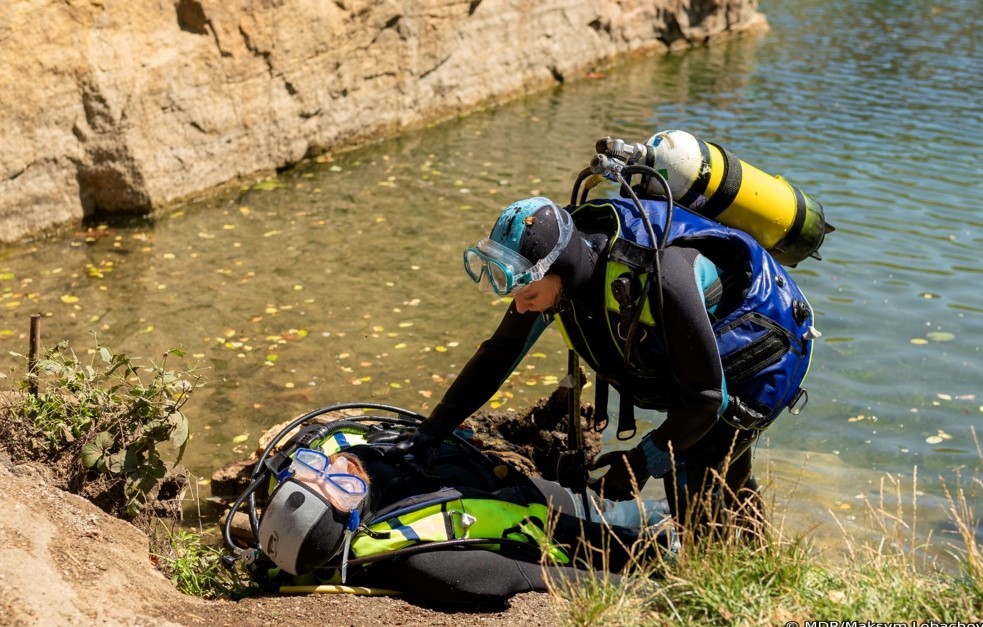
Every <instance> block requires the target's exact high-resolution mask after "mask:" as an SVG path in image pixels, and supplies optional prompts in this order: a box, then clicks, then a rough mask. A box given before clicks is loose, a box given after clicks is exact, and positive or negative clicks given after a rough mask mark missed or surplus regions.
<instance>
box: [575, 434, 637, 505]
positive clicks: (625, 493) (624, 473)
mask: <svg viewBox="0 0 983 627" xmlns="http://www.w3.org/2000/svg"><path fill="white" fill-rule="evenodd" d="M646 461H647V460H646V459H645V453H643V452H642V450H641V449H640V448H639V447H635V448H632V449H628V450H627V451H608V452H607V453H604V454H603V455H601V456H599V457H598V458H597V459H596V460H595V461H594V463H593V464H592V465H591V470H596V469H598V468H603V467H605V466H610V468H609V469H608V471H607V472H605V473H604V475H603V476H601V477H598V478H597V479H591V480H590V481H588V482H587V487H588V488H590V489H591V490H593V491H594V492H597V493H598V494H599V495H600V496H602V497H603V498H606V499H610V500H612V501H629V500H631V499H633V498H635V496H636V491H635V488H636V487H637V488H638V491H639V492H641V490H642V486H644V485H645V482H646V481H648V478H649V476H650V475H649V472H648V468H647V467H646V466H647V464H646ZM629 469H630V470H629Z"/></svg>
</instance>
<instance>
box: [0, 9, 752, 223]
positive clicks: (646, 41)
mask: <svg viewBox="0 0 983 627" xmlns="http://www.w3.org/2000/svg"><path fill="white" fill-rule="evenodd" d="M763 24H764V20H763V17H762V16H761V14H760V13H758V12H757V10H756V0H656V1H655V2H652V1H651V0H649V1H644V0H544V1H542V2H527V1H526V0H413V1H407V0H402V1H400V0H334V1H324V2H310V1H309V0H269V1H267V2H252V1H240V2H235V3H231V2H223V1H220V0H161V1H160V2H108V3H106V2H101V1H99V0H67V1H65V2H50V1H48V0H19V1H18V2H10V3H7V6H6V7H5V9H4V10H3V11H2V12H0V67H3V68H4V70H3V71H2V72H0V104H2V106H0V241H7V242H11V241H16V240H18V239H20V238H22V237H24V236H26V235H29V234H32V233H35V232H38V231H40V230H42V229H44V228H46V227H49V226H52V225H56V224H59V223H65V222H77V221H79V220H80V219H82V218H83V217H86V216H91V215H95V214H98V213H101V212H140V213H144V212H150V211H153V210H154V209H155V208H159V207H161V206H164V205H166V204H168V203H172V202H175V201H177V200H179V199H182V198H186V197H188V196H191V195H194V194H198V193H200V192H203V191H205V190H208V189H210V188H213V187H215V186H218V185H221V184H223V183H226V182H228V181H231V180H235V179H237V178H239V177H243V176H248V175H251V174H256V173H260V172H266V171H270V170H272V169H274V168H278V167H283V166H286V165H289V164H293V163H296V162H298V161H300V160H301V159H303V158H304V157H305V156H310V155H315V154H320V153H323V152H326V151H329V150H337V149H339V148H342V147H346V146H351V145H354V144H356V143H359V142H363V141H366V140H369V139H376V138H380V137H384V136H388V135H391V134H394V133H397V132H399V131H401V130H404V129H408V128H412V127H416V126H420V125H423V124H426V123H430V122H433V121H436V120H440V119H443V118H446V117H448V116H452V115H455V114H459V113H461V112H464V111H468V110H471V109H474V108H476V107H478V106H483V105H487V104H491V103H494V102H498V101H501V100H504V99H507V98H509V97H512V96H515V95H518V94H522V93H526V92H529V91H531V90H535V89H538V88H542V87H545V86H547V85H550V84H553V83H556V82H557V81H564V80H568V79H571V78H575V77H577V76H580V75H582V74H583V73H584V72H586V71H588V70H589V69H591V68H594V67H597V66H600V65H604V64H608V63H611V62H614V61H616V60H618V59H620V58H623V57H625V56H629V55H634V54H643V53H648V52H652V51H660V50H666V49H668V48H670V47H679V46H686V45H694V44H700V43H703V42H705V41H706V40H708V39H710V38H713V37H715V36H718V35H722V34H727V33H730V32H736V31H741V30H746V29H751V28H757V27H761V26H763Z"/></svg>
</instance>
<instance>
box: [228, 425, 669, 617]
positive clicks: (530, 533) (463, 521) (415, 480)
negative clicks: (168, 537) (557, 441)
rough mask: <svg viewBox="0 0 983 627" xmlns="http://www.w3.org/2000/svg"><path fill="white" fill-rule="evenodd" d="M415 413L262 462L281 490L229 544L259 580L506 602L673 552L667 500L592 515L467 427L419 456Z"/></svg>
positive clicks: (326, 435)
mask: <svg viewBox="0 0 983 627" xmlns="http://www.w3.org/2000/svg"><path fill="white" fill-rule="evenodd" d="M335 407H336V408H337V407H339V406H335ZM360 407H364V406H360ZM370 407H372V406H370ZM374 407H384V406H374ZM330 409H332V408H325V409H322V410H319V411H320V412H321V413H325V412H327V411H328V410H330ZM389 409H390V410H393V411H397V413H400V414H402V415H403V416H415V415H414V414H411V413H410V412H406V411H405V410H395V409H394V408H389ZM315 413H317V412H315ZM309 416H310V415H309ZM302 418H303V417H302ZM416 418H417V420H422V417H416ZM300 420H301V419H298V421H300ZM298 421H295V424H296V423H297V422H298ZM400 423H402V424H400ZM407 423H409V421H406V420H401V419H395V421H393V420H392V419H386V418H380V417H377V416H375V417H368V418H365V419H361V418H360V419H344V420H340V421H335V422H329V423H316V424H312V425H308V426H307V427H306V428H305V429H302V430H301V431H300V433H299V434H298V435H296V436H294V437H293V438H292V439H291V440H290V441H289V442H288V444H287V445H286V446H284V447H283V448H282V449H281V452H280V453H279V454H277V455H275V456H272V457H270V458H269V459H268V460H266V459H263V458H261V460H260V462H259V463H257V465H256V468H257V470H256V471H255V472H254V481H253V485H252V486H250V488H249V489H248V490H247V493H249V492H250V490H253V489H254V488H255V487H256V486H259V485H268V484H269V483H270V482H271V481H275V487H274V488H273V490H272V493H271V494H270V496H269V499H268V501H267V504H266V506H265V508H264V509H263V512H262V515H261V516H260V517H259V521H258V525H256V524H255V520H251V522H252V523H253V530H254V535H255V543H254V546H252V547H251V548H250V549H248V550H245V551H244V550H243V549H242V548H240V547H237V546H235V544H234V543H233V542H232V540H231V538H230V536H229V533H228V524H227V525H226V541H227V542H228V543H229V546H230V548H232V549H233V551H234V552H236V553H238V554H239V555H240V556H247V559H246V560H245V561H246V563H247V564H249V569H250V572H251V574H252V575H253V578H254V579H255V580H256V581H257V582H258V583H259V584H260V586H261V587H263V588H264V589H266V590H268V591H277V590H279V587H280V586H281V585H291V584H299V583H306V584H312V583H313V584H322V583H339V582H340V583H344V584H346V585H350V586H365V587H369V588H384V589H393V590H398V591H400V592H402V593H403V594H405V595H407V596H410V597H414V598H417V599H421V600H425V601H428V602H433V603H471V604H476V603H480V604H484V603H501V602H504V601H505V600H507V599H508V598H509V597H511V596H512V595H515V594H518V593H522V592H530V591H541V592H542V591H546V590H548V589H549V586H550V585H552V584H557V583H561V582H564V581H566V582H570V581H580V580H582V578H584V577H593V576H604V577H607V578H609V580H610V581H618V580H619V576H618V575H617V573H619V572H621V571H623V570H624V569H625V567H626V566H627V565H629V564H631V563H632V561H633V560H635V559H639V558H641V559H647V558H651V557H653V556H654V555H655V554H656V553H663V552H665V551H666V550H667V549H668V550H671V549H673V548H675V547H674V544H675V541H674V536H673V535H672V531H671V530H670V529H669V527H668V525H667V524H665V521H666V520H667V519H668V514H667V507H666V506H665V504H664V503H657V502H645V503H642V502H640V501H639V502H635V501H628V502H619V503H615V502H612V501H604V500H602V499H600V498H599V497H597V495H595V494H593V493H589V498H588V499H587V500H586V502H587V503H589V509H590V511H587V512H585V511H584V506H583V505H582V503H584V502H585V500H584V499H582V498H581V496H582V495H576V497H575V495H574V494H573V493H571V492H570V491H569V490H568V489H566V488H563V487H561V486H560V485H559V484H556V483H553V482H549V481H545V480H542V479H538V478H531V477H529V476H527V475H524V474H523V473H521V472H519V471H518V470H516V469H515V468H513V467H511V466H509V465H508V464H506V463H504V462H502V461H500V460H499V459H497V458H496V457H494V456H493V455H491V454H486V453H483V452H481V451H479V450H477V449H476V448H474V447H473V446H472V445H470V444H469V443H467V442H466V441H464V440H462V439H460V438H458V437H457V436H452V437H450V438H448V439H446V440H444V441H443V442H442V443H441V444H440V445H438V446H437V447H436V448H435V449H434V450H433V451H432V452H431V453H430V454H429V455H428V459H427V460H426V463H425V464H422V463H420V460H417V459H414V457H413V455H412V454H406V455H404V453H403V451H401V450H398V449H395V448H394V446H393V443H394V442H396V441H398V440H399V439H400V437H401V436H402V435H403V434H404V432H405V431H406V429H407V428H410V425H411V424H413V423H409V424H407ZM416 424H418V422H417V423H416ZM272 447H273V444H271V445H270V447H268V449H267V451H269V450H270V449H271V448H272ZM263 457H264V458H265V457H266V453H265V452H264V456H263ZM245 496H246V494H245V493H244V494H243V496H241V497H240V498H239V500H238V501H237V502H236V505H235V506H234V507H233V513H234V511H235V510H236V509H238V507H239V505H240V504H241V503H242V502H243V499H244V497H245ZM250 498H252V497H251V496H250ZM251 509H252V508H251ZM250 514H251V519H253V518H254V514H255V512H254V511H251V512H250ZM231 517H232V516H231V514H230V515H229V519H231Z"/></svg>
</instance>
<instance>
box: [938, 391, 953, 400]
mask: <svg viewBox="0 0 983 627" xmlns="http://www.w3.org/2000/svg"><path fill="white" fill-rule="evenodd" d="M936 396H937V397H939V398H941V399H942V400H944V401H951V400H952V395H950V394H942V393H941V392H940V393H938V394H936Z"/></svg>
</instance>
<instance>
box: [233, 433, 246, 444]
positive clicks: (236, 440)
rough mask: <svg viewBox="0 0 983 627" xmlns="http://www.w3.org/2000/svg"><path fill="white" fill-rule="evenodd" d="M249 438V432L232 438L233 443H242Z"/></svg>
mask: <svg viewBox="0 0 983 627" xmlns="http://www.w3.org/2000/svg"><path fill="white" fill-rule="evenodd" d="M248 439H249V434H248V433H240V434H239V435H237V436H236V437H234V438H232V443H233V444H242V443H243V442H245V441H246V440H248Z"/></svg>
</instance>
